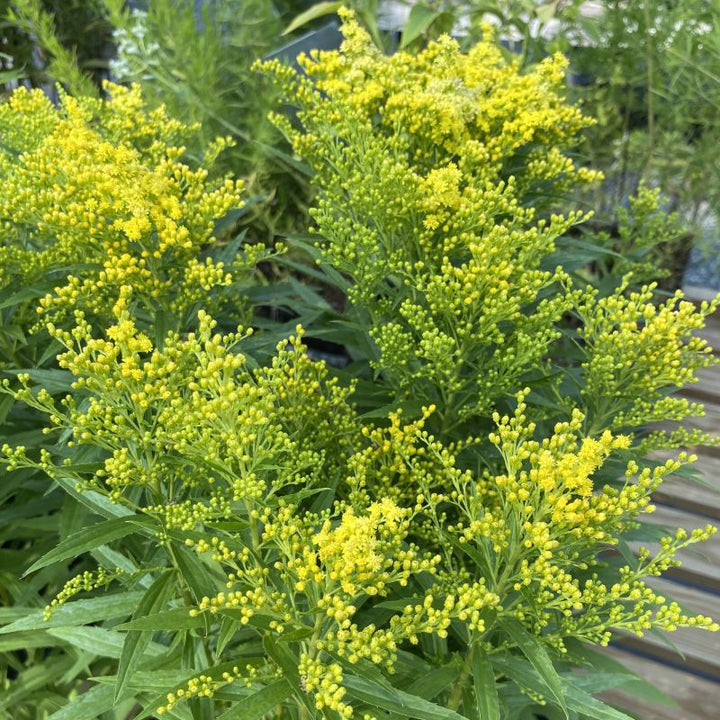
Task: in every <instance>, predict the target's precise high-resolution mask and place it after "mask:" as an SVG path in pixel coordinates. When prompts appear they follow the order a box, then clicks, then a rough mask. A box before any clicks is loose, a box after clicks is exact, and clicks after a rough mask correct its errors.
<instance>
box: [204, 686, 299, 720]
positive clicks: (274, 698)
mask: <svg viewBox="0 0 720 720" xmlns="http://www.w3.org/2000/svg"><path fill="white" fill-rule="evenodd" d="M290 695H292V686H291V685H290V683H289V682H288V681H287V680H286V679H285V678H283V679H282V680H277V681H276V682H274V683H272V684H271V685H266V686H265V687H264V688H261V689H260V690H258V691H257V692H256V693H253V694H252V695H249V696H248V697H246V698H243V700H242V702H240V703H238V704H237V705H235V707H233V708H231V709H230V710H228V711H227V712H225V713H223V714H222V715H221V716H220V717H219V718H218V720H259V719H260V718H262V717H263V716H264V715H266V714H267V713H269V712H272V711H273V710H274V709H275V708H277V707H278V705H281V704H282V703H283V702H285V700H287V698H289V697H290Z"/></svg>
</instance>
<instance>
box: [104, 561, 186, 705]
mask: <svg viewBox="0 0 720 720" xmlns="http://www.w3.org/2000/svg"><path fill="white" fill-rule="evenodd" d="M174 586H175V574H174V573H172V572H166V573H163V574H162V575H160V577H158V578H157V580H155V582H154V583H153V584H152V585H151V586H150V587H149V588H148V590H147V592H146V593H145V594H144V595H143V597H142V599H141V600H140V603H139V604H138V606H137V610H136V611H135V612H134V613H133V620H136V619H138V618H143V617H147V616H148V615H152V614H153V613H156V612H157V611H158V610H160V609H161V608H162V607H163V606H164V605H165V603H166V602H167V600H168V598H169V596H170V594H171V593H172V591H173V589H174ZM151 639H152V631H151V630H130V631H128V633H127V635H126V636H125V642H124V643H123V649H122V654H121V655H120V664H119V666H118V674H117V684H116V685H115V700H117V699H118V698H119V697H120V696H121V695H122V693H123V691H124V690H125V688H126V686H127V683H128V680H129V679H130V677H131V675H132V673H133V671H134V670H135V668H136V667H137V665H138V663H139V662H140V660H141V659H142V656H143V654H144V653H145V651H146V650H147V646H148V645H149V643H150V640H151Z"/></svg>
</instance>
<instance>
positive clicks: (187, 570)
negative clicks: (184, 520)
mask: <svg viewBox="0 0 720 720" xmlns="http://www.w3.org/2000/svg"><path fill="white" fill-rule="evenodd" d="M169 547H170V552H171V553H172V556H173V557H174V558H175V562H176V563H177V566H178V569H179V570H180V574H181V575H182V579H183V580H184V582H185V583H186V585H187V586H188V588H189V589H190V592H191V593H192V595H193V597H194V598H195V600H196V601H197V602H200V600H201V599H202V598H203V597H205V596H206V595H212V592H213V590H214V588H215V584H214V583H213V580H212V577H211V576H210V573H209V572H208V570H207V568H206V567H205V565H203V562H202V560H201V559H200V558H199V557H198V556H197V553H196V552H194V551H192V550H188V549H187V548H186V547H185V546H184V545H180V544H179V543H171V544H170V546H169Z"/></svg>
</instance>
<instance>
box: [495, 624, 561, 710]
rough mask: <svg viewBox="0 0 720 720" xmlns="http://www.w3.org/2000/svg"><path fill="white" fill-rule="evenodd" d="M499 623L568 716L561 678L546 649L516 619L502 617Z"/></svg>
mask: <svg viewBox="0 0 720 720" xmlns="http://www.w3.org/2000/svg"><path fill="white" fill-rule="evenodd" d="M498 622H499V623H500V625H501V626H502V628H503V630H504V631H505V632H506V633H507V634H508V635H509V636H510V638H511V639H512V641H513V642H514V643H515V644H516V645H517V647H518V648H519V650H520V651H521V652H522V653H523V655H525V657H526V658H527V659H528V660H529V661H530V662H531V663H532V666H533V667H534V668H535V670H536V671H537V672H538V674H539V675H540V677H541V678H542V679H543V680H544V681H545V684H546V685H547V690H549V691H550V694H551V695H552V696H553V697H554V698H555V700H557V703H558V705H560V707H561V708H562V709H563V710H564V711H565V712H566V714H567V705H566V703H565V698H564V697H563V691H562V684H561V682H560V676H559V675H558V674H557V671H556V670H555V667H554V666H553V663H552V660H551V659H550V657H549V656H548V654H547V651H546V650H545V648H544V647H543V646H542V645H541V644H540V642H539V641H538V640H537V639H536V638H534V637H533V636H532V635H531V634H530V633H529V632H528V631H527V630H525V628H524V627H523V626H522V625H521V624H520V622H519V621H518V620H516V619H515V618H509V617H501V618H498Z"/></svg>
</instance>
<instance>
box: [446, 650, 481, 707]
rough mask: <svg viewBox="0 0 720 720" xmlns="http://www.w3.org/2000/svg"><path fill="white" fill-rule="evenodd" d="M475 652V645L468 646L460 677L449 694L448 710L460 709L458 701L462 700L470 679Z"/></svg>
mask: <svg viewBox="0 0 720 720" xmlns="http://www.w3.org/2000/svg"><path fill="white" fill-rule="evenodd" d="M474 652H475V645H474V644H472V643H471V644H470V645H469V646H468V654H467V657H466V658H465V662H464V663H463V666H462V671H461V672H460V677H458V679H457V680H456V681H455V684H454V685H453V687H452V690H451V692H450V699H449V700H448V708H449V709H450V710H457V709H458V708H459V707H460V700H462V691H463V687H464V686H465V683H466V682H467V679H468V677H470V669H471V668H472V662H473V654H474Z"/></svg>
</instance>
